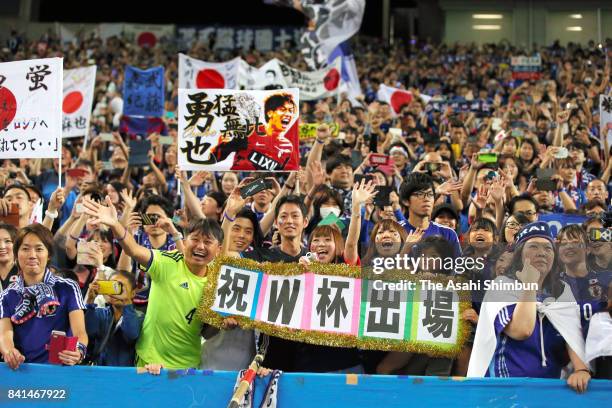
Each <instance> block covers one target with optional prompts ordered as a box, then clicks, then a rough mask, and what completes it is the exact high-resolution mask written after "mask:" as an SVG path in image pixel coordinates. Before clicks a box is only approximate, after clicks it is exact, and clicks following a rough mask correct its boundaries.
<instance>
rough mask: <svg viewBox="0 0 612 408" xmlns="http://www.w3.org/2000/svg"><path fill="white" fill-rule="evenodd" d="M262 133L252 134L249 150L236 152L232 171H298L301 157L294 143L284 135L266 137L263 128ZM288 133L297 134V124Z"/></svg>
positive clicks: (249, 138)
mask: <svg viewBox="0 0 612 408" xmlns="http://www.w3.org/2000/svg"><path fill="white" fill-rule="evenodd" d="M260 133H262V134H260ZM260 133H257V132H255V131H254V132H253V133H251V135H249V137H248V147H247V149H245V150H241V151H238V152H236V156H234V164H233V165H232V170H265V171H275V170H297V167H298V166H297V163H298V160H299V156H298V150H297V148H296V147H295V146H294V145H293V143H292V142H291V141H290V140H289V139H287V138H286V137H285V136H284V135H281V136H277V137H275V136H268V135H266V134H265V128H264V127H263V126H262V127H260ZM287 133H290V134H291V133H296V132H295V124H294V125H293V126H292V127H291V128H290V129H289V130H288V132H287Z"/></svg>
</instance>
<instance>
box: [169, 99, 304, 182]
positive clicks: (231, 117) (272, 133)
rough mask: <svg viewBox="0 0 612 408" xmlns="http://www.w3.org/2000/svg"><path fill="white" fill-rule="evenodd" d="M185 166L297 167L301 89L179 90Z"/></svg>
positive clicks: (220, 168)
mask: <svg viewBox="0 0 612 408" xmlns="http://www.w3.org/2000/svg"><path fill="white" fill-rule="evenodd" d="M178 116H179V123H178V164H179V166H180V168H181V169H183V170H201V171H227V170H236V171H281V170H282V171H297V170H298V169H299V160H300V157H299V138H298V117H299V91H298V90H297V89H278V90H274V91H237V90H228V89H179V107H178Z"/></svg>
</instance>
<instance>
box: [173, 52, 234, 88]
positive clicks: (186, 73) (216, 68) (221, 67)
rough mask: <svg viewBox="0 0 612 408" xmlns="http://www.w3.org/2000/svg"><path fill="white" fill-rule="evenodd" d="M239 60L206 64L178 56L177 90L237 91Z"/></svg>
mask: <svg viewBox="0 0 612 408" xmlns="http://www.w3.org/2000/svg"><path fill="white" fill-rule="evenodd" d="M241 60H242V59H241V58H234V59H233V60H230V61H226V62H206V61H201V60H199V59H196V58H192V57H190V56H188V55H185V54H179V88H183V89H237V88H238V70H239V68H240V63H241Z"/></svg>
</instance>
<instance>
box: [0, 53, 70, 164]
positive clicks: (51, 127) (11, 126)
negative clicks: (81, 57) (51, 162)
mask: <svg viewBox="0 0 612 408" xmlns="http://www.w3.org/2000/svg"><path fill="white" fill-rule="evenodd" d="M62 71H63V67H62V59H61V58H46V59H35V60H25V61H16V62H5V63H1V64H0V157H2V158H4V159H14V158H15V159H16V158H26V159H28V158H30V159H34V158H55V157H58V156H59V141H60V140H61V137H62V81H63V78H62V76H63V72H62Z"/></svg>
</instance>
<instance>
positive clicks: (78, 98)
mask: <svg viewBox="0 0 612 408" xmlns="http://www.w3.org/2000/svg"><path fill="white" fill-rule="evenodd" d="M82 104H83V94H82V93H80V92H79V91H72V92H70V93H69V94H68V95H66V96H65V97H64V102H63V103H62V110H63V111H64V113H66V114H71V113H74V112H76V111H78V110H79V108H80V107H81V105H82Z"/></svg>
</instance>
